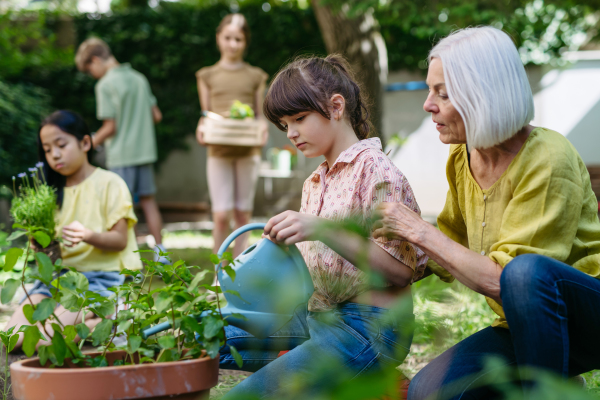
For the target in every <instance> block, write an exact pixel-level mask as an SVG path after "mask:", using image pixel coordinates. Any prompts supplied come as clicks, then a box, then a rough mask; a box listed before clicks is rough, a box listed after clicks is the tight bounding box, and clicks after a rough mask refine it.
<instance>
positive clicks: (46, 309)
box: [33, 297, 56, 321]
mask: <svg viewBox="0 0 600 400" xmlns="http://www.w3.org/2000/svg"><path fill="white" fill-rule="evenodd" d="M55 308H56V301H55V300H54V299H51V298H49V297H47V298H45V299H44V300H42V301H41V302H40V303H39V304H38V305H37V306H36V308H35V311H34V312H33V319H34V321H44V320H46V319H47V318H48V317H49V316H51V315H52V313H53V312H54V309H55Z"/></svg>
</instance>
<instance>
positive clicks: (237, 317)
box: [225, 313, 248, 321]
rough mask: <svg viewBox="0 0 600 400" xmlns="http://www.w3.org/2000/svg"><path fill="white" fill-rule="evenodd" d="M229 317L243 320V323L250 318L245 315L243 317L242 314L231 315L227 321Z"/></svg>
mask: <svg viewBox="0 0 600 400" xmlns="http://www.w3.org/2000/svg"><path fill="white" fill-rule="evenodd" d="M229 317H231V318H236V319H241V320H242V321H248V318H246V316H245V315H242V314H240V313H231V314H229V315H228V316H226V317H225V319H227V318H229Z"/></svg>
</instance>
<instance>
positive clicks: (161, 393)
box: [10, 351, 219, 400]
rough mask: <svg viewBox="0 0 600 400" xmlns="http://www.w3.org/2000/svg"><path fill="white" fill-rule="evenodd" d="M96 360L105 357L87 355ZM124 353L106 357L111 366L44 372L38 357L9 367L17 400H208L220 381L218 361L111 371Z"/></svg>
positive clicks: (126, 366) (194, 361)
mask: <svg viewBox="0 0 600 400" xmlns="http://www.w3.org/2000/svg"><path fill="white" fill-rule="evenodd" d="M88 354H89V355H90V356H92V357H94V356H97V355H99V354H101V353H88ZM125 354H126V353H125V352H124V351H115V352H112V353H108V354H107V355H106V359H107V361H108V364H109V365H110V366H109V367H103V368H80V367H72V368H69V367H67V368H44V367H42V366H40V361H39V358H32V359H29V360H22V361H18V362H15V363H13V364H12V365H11V366H10V373H11V378H12V390H13V396H14V398H15V400H48V399H57V400H58V399H60V400H82V399H85V400H106V399H114V400H122V399H153V400H162V399H180V400H208V397H209V394H210V389H211V388H212V387H213V386H216V385H217V383H218V381H219V358H218V357H216V358H214V359H210V358H208V357H204V358H199V359H195V360H187V361H174V362H165V363H157V364H142V365H125V366H117V367H114V366H112V365H113V363H114V362H115V361H116V360H122V359H124V357H125Z"/></svg>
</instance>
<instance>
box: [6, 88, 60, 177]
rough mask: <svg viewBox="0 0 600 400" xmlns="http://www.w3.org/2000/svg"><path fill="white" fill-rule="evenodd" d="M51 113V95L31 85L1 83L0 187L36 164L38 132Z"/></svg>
mask: <svg viewBox="0 0 600 400" xmlns="http://www.w3.org/2000/svg"><path fill="white" fill-rule="evenodd" d="M49 111H50V96H48V94H47V92H46V91H45V90H44V89H41V88H39V87H36V86H33V85H29V84H8V83H6V82H2V81H0V121H2V123H0V184H6V185H12V183H11V177H12V176H15V175H17V174H18V173H19V172H23V171H27V167H31V166H32V165H33V164H35V163H36V161H37V132H38V129H39V125H40V121H41V119H42V118H43V117H44V116H45V115H47V114H48V113H49Z"/></svg>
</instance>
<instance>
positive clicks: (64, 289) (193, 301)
mask: <svg viewBox="0 0 600 400" xmlns="http://www.w3.org/2000/svg"><path fill="white" fill-rule="evenodd" d="M24 227H25V228H22V229H23V230H24V231H25V234H26V235H27V236H28V237H35V236H34V235H35V233H36V232H39V231H36V230H32V229H28V228H27V226H26V225H24ZM31 252H32V249H31V247H30V246H28V247H27V249H26V250H25V254H24V252H23V250H22V249H10V250H9V251H8V252H7V253H6V259H5V265H4V269H5V270H12V269H13V268H14V267H15V265H16V264H17V262H18V260H19V259H22V256H23V255H25V259H28V258H29V255H30V253H31ZM140 252H151V250H145V251H144V250H142V251H140ZM169 254H170V253H162V252H161V253H160V254H159V255H160V256H161V257H166V259H167V260H168V261H169V262H171V260H170V258H169ZM34 258H35V260H36V261H37V267H31V266H28V265H25V266H24V268H23V270H25V269H29V268H31V269H32V271H30V273H29V274H30V275H31V276H33V277H35V278H37V279H40V280H41V281H42V282H44V283H46V284H51V285H52V286H54V287H55V288H56V290H55V291H54V293H53V296H52V298H47V299H45V300H43V301H42V302H41V303H39V304H37V305H36V306H29V305H28V306H25V309H24V312H25V315H26V317H27V319H28V321H29V323H30V324H31V325H27V326H23V327H21V328H20V329H19V331H18V332H14V329H13V328H11V329H8V330H7V331H5V332H2V333H1V334H0V339H1V340H2V342H3V343H5V345H6V348H7V350H8V351H10V350H12V348H13V347H14V343H16V340H17V339H16V337H17V333H19V332H23V335H24V342H23V351H24V352H25V354H26V355H27V356H32V355H33V354H34V353H35V351H36V348H37V353H38V357H37V358H33V359H28V360H23V361H19V362H15V363H13V364H12V365H11V366H10V375H11V378H12V390H13V395H14V398H15V399H17V400H35V399H47V398H55V399H62V400H68V399H88V400H93V399H98V400H100V399H107V398H112V399H143V398H157V396H168V397H169V398H177V397H178V396H181V397H182V398H184V397H185V396H187V397H185V398H204V397H206V398H208V394H209V391H210V388H211V387H213V386H215V385H216V384H217V382H218V369H219V360H218V352H219V349H220V347H221V346H222V345H224V343H225V333H224V327H225V326H226V325H228V322H227V320H226V319H224V318H223V316H222V315H221V313H220V307H219V299H218V296H217V300H216V302H211V301H208V300H207V297H208V294H209V293H210V292H211V291H212V292H217V293H218V292H220V288H219V287H218V286H210V285H208V284H205V283H203V282H204V281H205V279H206V275H207V274H210V273H211V272H209V271H206V270H201V269H199V268H198V267H193V266H187V265H186V264H185V262H184V261H182V260H179V261H176V262H173V263H172V265H171V264H164V263H161V262H154V261H152V260H147V259H145V260H143V261H144V264H145V270H144V272H143V273H141V272H139V271H130V270H123V271H122V272H121V273H122V274H124V275H127V276H129V277H131V280H130V281H126V282H125V283H124V284H123V285H120V286H116V287H113V288H110V289H109V290H111V291H113V292H114V294H113V295H112V296H110V297H109V298H106V297H102V296H100V295H99V294H97V293H94V292H91V291H89V290H88V281H87V278H86V277H85V276H84V275H83V274H81V273H79V272H77V271H75V270H74V269H71V270H70V271H69V272H67V273H66V274H64V275H60V276H59V272H60V271H61V270H63V269H64V267H63V266H62V265H61V260H60V259H59V260H57V261H56V262H54V263H52V262H51V260H50V258H49V257H48V256H47V255H46V254H44V253H43V252H37V253H36V254H35V257H34ZM211 259H212V260H213V262H215V263H217V261H218V263H217V264H218V265H220V263H221V262H222V261H225V260H227V261H229V262H232V261H233V260H232V258H231V255H230V254H225V255H224V257H223V258H222V259H218V257H216V256H212V257H211ZM225 269H226V270H227V269H228V268H227V267H226V268H225ZM229 269H230V268H229ZM24 279H25V272H23V277H22V279H21V280H20V281H19V280H16V279H9V280H7V282H6V284H5V285H4V287H3V288H2V292H1V293H0V296H1V299H2V303H7V302H8V301H10V300H11V299H12V297H13V296H14V294H15V291H16V288H17V287H18V286H19V285H22V284H23V280H24ZM23 287H24V285H23ZM59 302H60V304H62V305H63V306H64V307H65V308H67V309H68V310H69V311H73V312H77V313H81V315H84V316H85V315H87V314H88V313H89V312H92V313H94V314H95V315H97V316H98V317H100V318H101V322H100V323H98V324H97V325H96V326H95V328H94V329H93V330H92V331H90V329H89V328H88V326H86V324H85V319H84V322H83V323H80V324H78V325H75V326H72V325H66V326H64V325H61V324H60V322H58V318H56V316H55V315H54V309H55V307H56V305H57V303H59ZM201 313H204V315H205V316H204V317H203V318H202V320H198V319H197V316H198V315H200V314H201ZM167 321H168V322H170V323H171V326H172V328H171V329H169V330H167V331H165V332H162V333H161V334H159V335H156V336H151V337H148V338H146V339H145V338H143V335H142V331H143V330H144V329H145V328H147V327H150V326H151V325H153V324H155V323H159V322H167ZM47 327H51V328H52V329H48V328H47ZM41 339H46V340H47V341H48V342H50V344H48V345H46V344H43V345H41V344H40V343H39V342H40V340H41ZM84 341H90V342H91V343H92V345H93V346H95V347H96V348H97V351H95V352H93V353H87V354H86V353H83V352H82V351H81V349H82V345H83V342H84ZM230 348H231V352H232V354H234V356H235V357H236V360H237V361H238V363H239V364H240V365H241V357H240V356H239V353H238V352H237V350H236V349H235V348H233V347H232V346H230ZM192 394H193V396H194V397H189V396H190V395H192ZM161 398H162V397H161Z"/></svg>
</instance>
